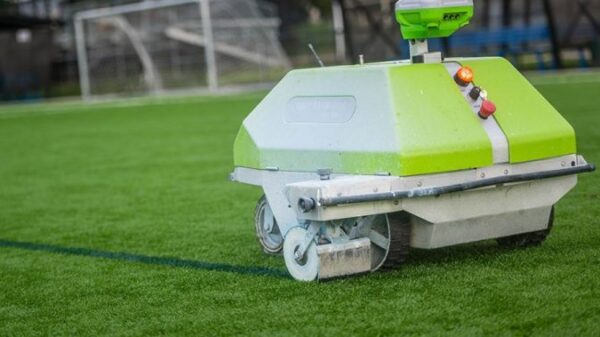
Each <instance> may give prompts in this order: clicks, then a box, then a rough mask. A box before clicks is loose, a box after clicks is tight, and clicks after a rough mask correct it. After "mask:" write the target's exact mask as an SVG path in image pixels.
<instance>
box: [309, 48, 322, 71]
mask: <svg viewBox="0 0 600 337" xmlns="http://www.w3.org/2000/svg"><path fill="white" fill-rule="evenodd" d="M308 48H309V49H310V51H311V52H312V53H313V55H314V56H315V58H316V59H317V62H319V65H320V66H321V67H325V64H324V63H323V61H322V60H321V58H320V57H319V55H318V54H317V51H316V50H315V48H314V47H313V45H312V43H309V44H308Z"/></svg>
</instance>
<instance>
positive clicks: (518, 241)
mask: <svg viewBox="0 0 600 337" xmlns="http://www.w3.org/2000/svg"><path fill="white" fill-rule="evenodd" d="M553 225H554V206H552V210H551V211H550V217H549V218H548V227H547V228H546V229H544V230H541V231H535V232H530V233H524V234H517V235H511V236H507V237H503V238H498V239H496V242H498V245H500V247H505V248H526V247H533V246H539V245H541V244H542V242H544V240H546V237H548V235H549V234H550V232H551V231H552V226H553Z"/></svg>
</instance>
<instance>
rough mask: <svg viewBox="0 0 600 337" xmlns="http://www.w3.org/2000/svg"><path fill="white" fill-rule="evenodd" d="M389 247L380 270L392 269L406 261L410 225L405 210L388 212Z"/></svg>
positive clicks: (408, 216) (408, 248)
mask: <svg viewBox="0 0 600 337" xmlns="http://www.w3.org/2000/svg"><path fill="white" fill-rule="evenodd" d="M387 217H388V221H389V226H390V248H389V251H388V254H387V257H386V259H385V262H384V263H383V265H382V266H381V268H380V270H384V271H386V270H394V269H398V268H399V267H400V266H402V265H403V264H404V262H406V260H407V259H408V252H409V250H410V237H411V230H412V225H411V223H410V215H409V214H408V213H406V212H397V213H389V214H388V215H387Z"/></svg>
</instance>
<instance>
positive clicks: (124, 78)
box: [74, 0, 290, 99]
mask: <svg viewBox="0 0 600 337" xmlns="http://www.w3.org/2000/svg"><path fill="white" fill-rule="evenodd" d="M261 1H262V0H158V1H144V2H140V3H134V4H127V5H122V6H115V7H108V8H100V9H93V10H86V11H82V12H78V13H77V14H76V15H75V16H74V28H75V42H76V48H77V61H78V66H79V78H80V87H81V95H82V97H83V98H84V99H87V98H90V97H93V96H98V95H123V94H125V95H127V94H149V93H150V94H156V93H164V92H169V91H173V90H181V89H207V90H208V91H210V92H217V91H219V90H222V89H228V88H233V87H245V88H253V87H256V85H262V86H264V85H265V84H268V83H272V82H275V81H276V80H278V79H279V78H280V77H281V76H282V75H283V73H284V72H285V71H287V70H288V69H289V68H290V61H289V59H288V57H287V55H286V53H285V51H284V50H283V48H282V46H281V44H280V42H279V39H278V27H279V23H280V22H279V19H278V18H277V17H276V15H275V11H274V8H272V7H269V6H270V5H269V4H267V3H264V2H261Z"/></svg>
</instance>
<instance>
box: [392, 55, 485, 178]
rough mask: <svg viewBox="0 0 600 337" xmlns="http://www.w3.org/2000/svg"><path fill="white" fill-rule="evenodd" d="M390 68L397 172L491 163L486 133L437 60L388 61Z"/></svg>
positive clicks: (467, 166) (422, 172)
mask: <svg viewBox="0 0 600 337" xmlns="http://www.w3.org/2000/svg"><path fill="white" fill-rule="evenodd" d="M389 74H390V87H391V90H392V100H393V105H394V110H395V114H396V129H397V130H398V133H397V136H398V144H399V147H400V153H399V161H400V163H401V170H400V175H416V174H425V173H434V172H445V171H455V170H461V169H468V168H473V167H483V166H491V165H492V164H493V158H492V157H493V156H492V145H491V143H490V140H489V138H488V136H487V134H486V133H485V131H484V130H483V129H482V128H481V125H480V123H479V121H478V117H477V116H475V114H473V112H472V111H471V107H470V106H469V105H468V104H467V102H466V101H465V99H464V98H463V97H462V96H461V95H460V92H459V91H458V89H457V87H456V84H455V83H454V81H453V80H452V78H451V77H450V76H449V74H448V72H447V71H446V68H444V66H443V65H442V64H416V65H412V66H409V67H391V68H390V70H389Z"/></svg>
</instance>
